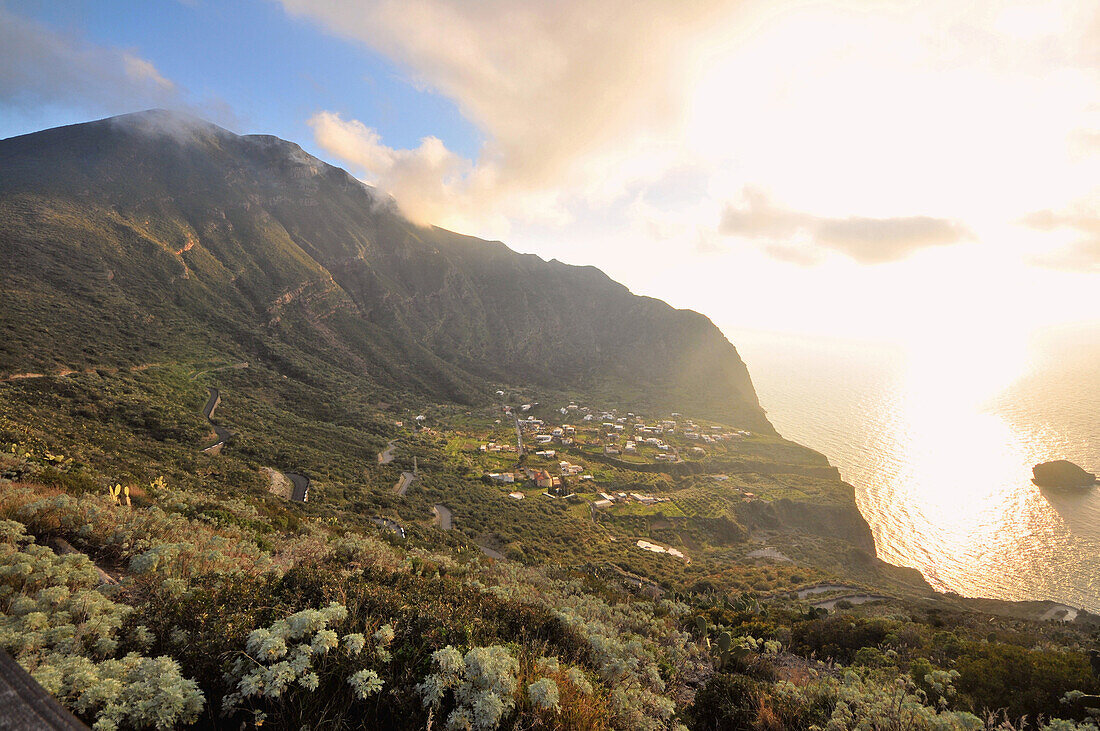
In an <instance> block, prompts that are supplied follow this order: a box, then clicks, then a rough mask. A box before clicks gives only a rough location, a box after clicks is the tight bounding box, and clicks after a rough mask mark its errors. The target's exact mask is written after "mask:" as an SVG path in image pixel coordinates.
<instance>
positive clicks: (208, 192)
mask: <svg viewBox="0 0 1100 731" xmlns="http://www.w3.org/2000/svg"><path fill="white" fill-rule="evenodd" d="M0 169H2V170H3V171H4V173H3V176H2V177H0V224H2V225H0V261H2V262H3V273H2V275H0V281H2V283H3V286H2V292H0V326H2V329H3V334H4V337H3V338H2V342H0V373H2V374H4V375H10V374H13V373H18V372H22V371H49V370H59V369H66V368H73V369H83V368H87V367H97V366H116V365H127V364H130V365H132V364H138V363H142V362H149V361H157V360H164V359H172V358H202V357H206V358H209V357H214V356H217V357H221V358H224V357H227V356H239V357H241V358H246V359H247V358H259V359H263V360H264V361H266V362H269V363H270V364H272V365H274V366H275V367H277V368H279V369H281V370H283V371H284V373H286V374H289V375H294V374H298V375H301V374H300V372H299V371H298V370H296V366H295V363H296V362H300V361H301V360H302V359H307V360H308V359H320V360H322V361H324V362H326V363H328V364H329V365H331V366H335V367H337V368H338V369H341V370H342V371H344V372H347V373H349V374H356V375H360V376H367V377H369V378H371V379H373V380H374V381H375V382H376V384H377V385H378V386H379V387H380V388H384V389H394V388H396V389H408V390H411V391H414V392H417V393H421V394H423V395H425V396H429V397H435V398H446V399H454V400H458V401H460V402H472V401H475V400H483V399H484V398H486V397H487V396H488V395H489V394H490V393H491V389H492V388H494V387H495V386H497V385H498V384H510V385H535V386H540V387H551V388H563V389H564V388H581V389H590V390H596V391H599V392H601V393H607V394H609V395H614V396H615V397H616V398H617V399H620V400H621V402H622V403H625V404H630V405H634V406H635V407H636V408H662V409H677V408H680V409H684V410H691V411H692V412H693V413H696V414H699V415H701V416H706V417H710V418H715V419H721V420H723V421H727V422H730V423H733V424H736V425H738V426H742V427H746V428H750V429H754V430H762V431H767V432H771V431H772V429H771V426H770V424H769V423H768V421H767V419H766V418H765V416H764V413H763V411H762V409H761V408H760V405H759V403H758V401H757V397H756V394H755V391H754V390H753V386H752V383H751V380H750V378H749V375H748V371H747V370H746V368H745V365H744V363H743V362H742V361H741V359H740V357H739V356H738V354H737V351H736V350H735V348H734V347H733V346H732V345H731V344H730V343H729V342H728V341H727V340H726V338H725V337H724V336H723V335H722V333H721V332H720V331H719V330H718V329H717V328H716V327H715V326H714V325H713V324H712V323H711V322H710V321H709V320H708V319H707V318H706V317H704V316H702V315H700V314H698V313H696V312H692V311H688V310H676V309H673V308H672V307H670V306H669V305H667V304H665V303H664V302H661V301H659V300H656V299H651V298H647V297H640V296H636V295H633V294H631V293H630V292H629V290H627V288H626V287H624V286H622V285H620V284H618V283H616V282H614V281H612V280H611V279H610V278H608V277H607V276H606V275H604V274H603V273H602V272H600V271H599V270H597V269H595V268H593V267H579V266H570V265H567V264H563V263H561V262H559V261H556V260H552V261H549V262H547V261H544V260H542V259H540V258H539V257H537V256H534V255H521V254H518V253H516V252H514V251H512V250H510V249H509V248H508V247H507V246H505V245H504V244H502V243H500V242H490V241H484V240H481V239H476V238H473V237H469V236H463V235H461V234H457V233H453V232H451V231H447V230H443V229H440V228H434V227H433V228H424V227H419V226H416V225H414V224H412V223H410V222H409V221H408V220H406V219H405V218H404V217H402V215H401V214H400V213H399V212H398V210H397V208H396V207H395V206H394V205H393V204H392V202H390V201H389V200H387V199H384V198H383V197H382V196H381V195H380V194H379V193H377V192H376V191H375V190H373V189H372V188H370V187H368V186H365V185H363V184H362V183H360V182H359V181H357V180H356V179H354V178H353V177H352V176H350V175H349V174H348V173H346V172H345V171H343V170H341V169H339V168H336V167H333V166H331V165H328V164H326V163H324V162H322V161H321V160H318V159H317V158H314V157H312V156H310V155H308V154H306V153H305V152H303V151H302V149H301V148H300V147H299V146H298V145H296V144H294V143H292V142H287V141H285V140H281V139H278V138H276V137H271V136H266V135H245V136H239V135H236V134H233V133H231V132H229V131H227V130H225V129H222V128H220V127H217V126H215V125H212V124H209V123H207V122H204V121H201V120H198V119H194V118H190V117H185V116H182V115H179V114H176V113H170V112H165V111H159V110H155V111H148V112H141V113H137V114H130V115H125V116H122V117H114V118H110V119H105V120H100V121H96V122H90V123H86V124H77V125H72V126H68V127H59V128H55V129H51V130H46V131H43V132H37V133H33V134H29V135H23V136H20V137H14V138H10V139H7V140H4V141H0ZM89 342H93V343H95V345H94V346H89V345H87V343H89Z"/></svg>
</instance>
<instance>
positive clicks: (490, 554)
mask: <svg viewBox="0 0 1100 731" xmlns="http://www.w3.org/2000/svg"><path fill="white" fill-rule="evenodd" d="M478 548H480V549H481V552H482V553H484V554H485V555H486V556H488V557H489V558H494V559H496V560H497V561H503V560H504V554H503V553H501V552H500V551H496V550H493V549H492V548H489V547H488V546H478Z"/></svg>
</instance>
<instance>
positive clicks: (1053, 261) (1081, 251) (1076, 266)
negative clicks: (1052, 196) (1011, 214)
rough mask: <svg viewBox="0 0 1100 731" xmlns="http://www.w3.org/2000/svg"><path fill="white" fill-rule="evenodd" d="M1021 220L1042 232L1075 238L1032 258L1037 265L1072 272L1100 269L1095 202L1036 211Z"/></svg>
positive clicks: (1099, 233) (1099, 215)
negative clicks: (1066, 243)
mask: <svg viewBox="0 0 1100 731" xmlns="http://www.w3.org/2000/svg"><path fill="white" fill-rule="evenodd" d="M1021 222H1022V223H1023V224H1024V225H1025V226H1028V227H1029V228H1032V229H1035V230H1036V231H1042V232H1045V233H1056V232H1068V233H1069V234H1070V235H1071V236H1073V237H1074V238H1075V239H1076V240H1075V241H1073V242H1072V243H1070V244H1069V245H1068V246H1064V247H1062V248H1060V249H1056V250H1055V251H1053V252H1050V253H1047V254H1044V255H1042V256H1038V257H1035V258H1034V262H1035V263H1036V264H1039V265H1041V266H1046V267H1050V268H1052V269H1063V270H1067V271H1073V272H1100V208H1097V207H1096V205H1095V204H1093V205H1090V204H1088V203H1079V204H1077V205H1074V206H1071V207H1070V208H1067V209H1066V210H1063V211H1054V210H1049V209H1047V210H1041V211H1035V212H1034V213H1030V214H1028V215H1027V216H1025V217H1024V218H1023V219H1022V221H1021Z"/></svg>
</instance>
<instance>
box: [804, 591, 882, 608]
mask: <svg viewBox="0 0 1100 731" xmlns="http://www.w3.org/2000/svg"><path fill="white" fill-rule="evenodd" d="M889 598H890V597H888V596H883V595H882V594H848V595H846V596H837V597H833V598H832V599H821V600H819V601H816V602H810V606H813V607H817V608H818V609H828V610H829V611H833V610H834V609H836V605H837V604H838V603H840V602H848V603H850V604H866V603H867V602H877V601H880V600H883V599H889Z"/></svg>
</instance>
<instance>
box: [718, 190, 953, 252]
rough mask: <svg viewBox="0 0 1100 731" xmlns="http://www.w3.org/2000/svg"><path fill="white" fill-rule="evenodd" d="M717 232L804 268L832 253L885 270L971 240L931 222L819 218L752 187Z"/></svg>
mask: <svg viewBox="0 0 1100 731" xmlns="http://www.w3.org/2000/svg"><path fill="white" fill-rule="evenodd" d="M718 230H719V231H720V232H721V233H723V234H725V235H727V236H738V237H741V238H748V239H765V240H767V244H766V245H765V247H764V249H765V251H767V252H768V253H769V254H771V255H772V256H773V257H775V258H777V259H780V260H782V261H788V262H791V263H796V264H801V265H804V266H805V265H809V264H813V263H816V262H817V261H819V260H820V251H813V249H814V248H818V249H822V248H823V249H831V250H833V251H837V252H840V253H842V254H845V255H847V256H849V257H851V258H852V259H855V260H856V261H858V262H861V263H864V264H881V263H884V262H890V261H897V260H899V259H904V258H905V257H907V256H909V255H910V254H912V253H914V252H916V251H918V250H919V249H924V248H928V247H933V246H944V245H947V244H954V243H958V242H960V241H963V240H965V239H968V238H970V237H971V234H970V232H969V231H968V230H967V229H966V227H965V226H963V225H962V224H960V223H958V222H956V221H951V220H947V219H942V218H932V217H930V216H900V217H893V218H867V217H862V216H849V217H847V218H830V217H825V216H816V215H813V214H810V213H803V212H801V211H794V210H790V209H788V208H784V207H781V206H777V205H775V204H774V203H772V202H771V201H770V200H769V199H768V197H767V196H766V195H765V194H764V193H763V192H761V191H760V190H758V189H755V188H751V187H749V188H745V189H744V190H743V191H742V196H741V201H740V202H739V203H738V204H736V205H732V204H731V205H728V206H727V207H726V209H725V210H724V211H723V212H722V219H721V222H720V224H719V227H718Z"/></svg>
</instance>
